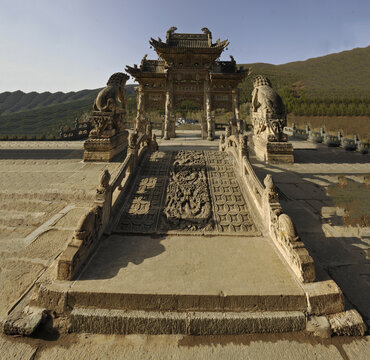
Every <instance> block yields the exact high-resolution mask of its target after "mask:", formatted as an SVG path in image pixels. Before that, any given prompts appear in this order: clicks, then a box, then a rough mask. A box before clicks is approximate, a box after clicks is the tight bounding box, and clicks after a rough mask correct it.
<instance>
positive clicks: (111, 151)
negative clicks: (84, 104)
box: [83, 111, 128, 162]
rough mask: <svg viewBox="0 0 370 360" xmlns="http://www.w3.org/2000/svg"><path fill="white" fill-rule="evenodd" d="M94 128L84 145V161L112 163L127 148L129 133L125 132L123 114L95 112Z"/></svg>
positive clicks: (92, 117)
mask: <svg viewBox="0 0 370 360" xmlns="http://www.w3.org/2000/svg"><path fill="white" fill-rule="evenodd" d="M90 122H91V123H92V124H93V126H94V128H93V130H91V131H90V134H89V138H88V139H87V140H86V141H85V143H84V149H85V151H84V157H83V159H84V161H102V162H107V161H112V159H113V158H114V157H116V156H117V155H118V154H119V153H121V152H122V151H123V150H124V149H125V148H126V146H127V137H128V131H126V130H123V114H121V113H113V112H102V111H94V112H93V113H92V115H91V117H90Z"/></svg>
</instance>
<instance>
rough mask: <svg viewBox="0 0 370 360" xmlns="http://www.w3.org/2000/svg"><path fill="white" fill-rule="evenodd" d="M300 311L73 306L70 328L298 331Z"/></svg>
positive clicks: (115, 331) (301, 318)
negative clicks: (254, 311)
mask: <svg viewBox="0 0 370 360" xmlns="http://www.w3.org/2000/svg"><path fill="white" fill-rule="evenodd" d="M305 326H306V320H305V316H304V314H303V313H301V312H259V313H253V312H239V313H218V312H190V313H187V312H186V313H185V312H151V311H122V310H101V309H79V308H75V309H74V310H73V311H72V313H71V329H70V330H71V331H73V332H89V333H100V334H152V335H154V334H189V335H218V334H223V335H227V334H228V335H231V334H248V333H265V332H267V333H270V332H289V331H300V330H303V329H304V328H305Z"/></svg>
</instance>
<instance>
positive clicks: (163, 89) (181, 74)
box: [126, 27, 248, 140]
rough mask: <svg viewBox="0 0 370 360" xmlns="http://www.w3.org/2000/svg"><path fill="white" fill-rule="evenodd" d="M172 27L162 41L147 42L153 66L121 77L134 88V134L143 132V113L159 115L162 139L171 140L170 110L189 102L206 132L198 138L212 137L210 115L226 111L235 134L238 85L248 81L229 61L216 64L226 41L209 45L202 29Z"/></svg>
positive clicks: (148, 62)
mask: <svg viewBox="0 0 370 360" xmlns="http://www.w3.org/2000/svg"><path fill="white" fill-rule="evenodd" d="M176 30H177V28H176V27H171V28H170V29H169V30H168V31H167V35H166V41H165V42H163V41H162V40H161V39H160V38H158V40H154V39H153V38H151V39H150V45H151V46H153V48H154V49H155V51H156V52H157V54H158V56H159V60H148V59H147V55H145V56H144V57H143V59H142V60H141V64H140V66H137V65H134V66H133V67H131V66H127V67H126V71H127V72H128V73H129V74H130V75H132V76H133V77H134V78H135V80H136V81H137V82H138V83H139V86H138V88H137V117H136V123H135V129H136V130H137V131H138V132H139V133H143V132H145V127H146V125H147V124H146V121H147V120H146V117H145V109H146V108H151V109H153V108H157V109H163V108H164V109H165V116H164V123H163V137H164V139H170V138H173V137H175V135H176V134H175V116H174V104H175V102H178V101H179V99H191V100H193V101H194V99H196V102H197V103H199V104H201V105H202V107H203V112H204V116H203V118H204V121H205V124H206V125H205V126H206V131H204V132H202V133H203V134H202V136H203V138H207V139H208V140H213V139H214V136H215V124H214V118H213V117H212V115H211V112H212V110H214V109H216V108H226V109H230V110H231V111H232V113H233V121H234V124H235V125H236V126H237V128H238V131H239V132H242V131H243V129H244V123H243V121H242V120H241V119H240V116H239V90H238V88H237V86H238V84H239V83H240V82H241V81H242V80H243V79H244V77H245V76H247V75H248V70H244V69H242V68H241V69H238V68H237V65H236V62H235V60H234V58H233V57H232V56H230V58H231V60H230V61H219V60H217V59H218V58H219V57H220V55H221V53H222V52H223V51H224V49H225V48H226V47H227V45H228V44H229V42H228V40H223V41H220V40H219V39H218V40H217V41H216V42H215V43H213V42H212V34H211V32H210V31H209V30H208V29H207V28H203V29H202V33H201V34H181V33H176V32H175V31H176Z"/></svg>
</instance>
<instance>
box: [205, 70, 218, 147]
mask: <svg viewBox="0 0 370 360" xmlns="http://www.w3.org/2000/svg"><path fill="white" fill-rule="evenodd" d="M211 110H212V109H211V86H210V78H209V74H207V76H206V79H205V81H204V115H205V118H206V122H207V140H210V141H211V140H214V138H215V137H214V131H213V128H214V127H213V124H212V114H211Z"/></svg>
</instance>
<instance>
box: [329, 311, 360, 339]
mask: <svg viewBox="0 0 370 360" xmlns="http://www.w3.org/2000/svg"><path fill="white" fill-rule="evenodd" d="M328 318H329V322H330V327H331V329H332V331H333V333H334V334H336V335H345V336H363V335H364V334H365V331H366V325H365V323H364V322H363V320H362V317H361V315H360V314H359V313H358V312H357V310H354V309H352V310H348V311H344V312H341V313H338V314H333V315H329V316H328Z"/></svg>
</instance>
